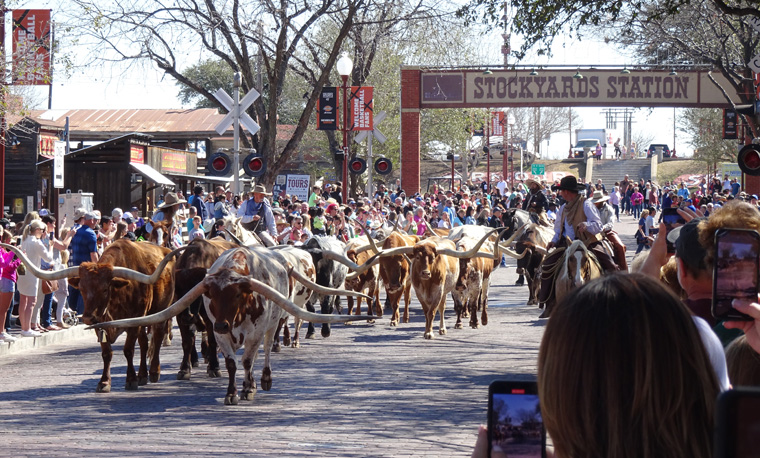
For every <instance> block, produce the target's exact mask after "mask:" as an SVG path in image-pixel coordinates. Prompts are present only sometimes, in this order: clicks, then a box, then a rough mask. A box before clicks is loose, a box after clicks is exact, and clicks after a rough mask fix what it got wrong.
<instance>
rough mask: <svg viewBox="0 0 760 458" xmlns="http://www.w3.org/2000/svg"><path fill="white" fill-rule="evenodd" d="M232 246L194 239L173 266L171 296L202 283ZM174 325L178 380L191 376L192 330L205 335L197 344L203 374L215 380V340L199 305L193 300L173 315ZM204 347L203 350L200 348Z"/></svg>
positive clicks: (218, 239)
mask: <svg viewBox="0 0 760 458" xmlns="http://www.w3.org/2000/svg"><path fill="white" fill-rule="evenodd" d="M237 246H238V245H237V244H235V243H231V242H227V241H226V240H223V239H220V238H214V239H211V240H204V239H195V240H193V241H191V242H190V243H189V244H188V246H187V249H186V250H185V251H184V252H183V253H182V254H181V255H180V256H179V258H177V262H176V263H175V264H174V294H175V297H182V296H184V295H185V294H186V293H187V292H188V291H190V290H191V289H193V288H194V287H195V286H196V285H198V284H199V283H200V282H202V281H203V279H204V278H205V277H206V272H207V271H208V269H209V268H210V267H211V266H212V265H213V264H214V261H216V260H217V259H219V256H221V255H222V253H224V252H225V251H226V250H229V249H232V248H235V247H237ZM177 324H178V326H179V332H180V335H181V336H182V363H181V365H180V368H179V372H178V373H177V379H178V380H188V379H189V378H190V373H191V372H192V367H193V366H194V364H193V359H195V360H197V358H198V356H197V353H196V351H195V334H196V330H197V331H201V332H204V331H206V332H207V335H208V339H207V341H206V342H203V343H202V344H201V349H202V351H203V353H204V356H205V357H206V359H207V361H208V367H207V369H206V372H207V373H208V376H209V377H219V376H220V375H221V374H220V372H219V357H218V350H217V345H216V338H215V337H214V333H213V332H212V331H213V330H212V329H211V321H210V320H209V317H208V315H207V314H206V309H205V308H204V307H203V301H202V300H201V299H200V298H198V299H196V300H195V301H194V302H193V303H192V304H191V305H190V306H189V307H188V308H187V309H185V310H184V311H182V312H181V313H180V314H179V315H177ZM204 344H205V348H204Z"/></svg>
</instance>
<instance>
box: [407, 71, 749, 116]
mask: <svg viewBox="0 0 760 458" xmlns="http://www.w3.org/2000/svg"><path fill="white" fill-rule="evenodd" d="M530 72H531V70H523V69H519V70H493V73H492V74H490V75H484V74H483V72H482V71H481V70H449V71H446V70H439V71H421V72H420V99H419V104H420V108H467V107H491V108H494V107H519V106H558V107H567V106H572V107H582V106H611V107H612V106H625V107H638V106H646V107H671V106H675V107H716V108H723V107H726V106H728V105H730V103H729V102H728V101H726V99H725V97H724V95H723V92H722V91H721V89H720V87H719V86H722V87H724V88H727V87H731V84H730V83H729V82H728V80H726V78H724V77H723V76H722V75H721V74H720V73H719V72H713V73H712V74H710V73H709V72H708V71H701V70H699V71H697V70H683V71H681V70H679V71H678V73H677V74H674V72H673V71H672V70H671V69H662V70H638V69H633V70H630V73H625V74H624V73H621V72H620V70H598V69H578V70H576V69H563V70H557V69H551V70H538V75H531V74H530ZM711 77H712V78H713V79H715V82H716V83H717V85H716V83H714V82H713V81H712V79H711ZM729 92H731V91H729ZM729 96H730V97H731V99H732V101H733V102H734V103H741V102H740V101H739V100H738V96H735V95H732V94H729Z"/></svg>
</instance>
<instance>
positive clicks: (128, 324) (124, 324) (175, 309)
mask: <svg viewBox="0 0 760 458" xmlns="http://www.w3.org/2000/svg"><path fill="white" fill-rule="evenodd" d="M207 289H208V286H206V283H205V282H200V283H198V284H197V285H195V286H194V287H193V289H191V290H190V291H188V292H187V293H185V295H184V296H182V297H181V298H180V299H179V300H178V301H177V302H175V303H173V304H172V305H170V306H169V307H167V308H166V309H164V310H161V311H160V312H158V313H154V314H153V315H146V316H141V317H137V318H126V319H123V320H116V321H107V322H105V323H98V324H93V325H92V326H89V327H88V328H87V329H100V328H134V327H137V326H150V325H153V324H158V323H163V322H164V321H168V320H171V319H172V318H173V317H175V316H177V315H179V314H180V313H182V311H183V310H185V309H186V308H188V307H190V304H192V303H193V301H195V300H196V299H197V298H198V297H200V295H201V294H203V293H205V292H206V290H207Z"/></svg>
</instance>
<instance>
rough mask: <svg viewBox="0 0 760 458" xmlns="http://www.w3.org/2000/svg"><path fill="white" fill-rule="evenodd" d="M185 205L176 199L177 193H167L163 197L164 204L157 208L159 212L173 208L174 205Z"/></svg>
mask: <svg viewBox="0 0 760 458" xmlns="http://www.w3.org/2000/svg"><path fill="white" fill-rule="evenodd" d="M186 203H187V201H186V200H184V199H180V198H179V197H177V193H174V192H168V193H166V196H165V197H164V202H163V203H162V204H161V205H159V206H158V209H159V210H161V209H164V208H168V207H173V206H175V205H179V204H186Z"/></svg>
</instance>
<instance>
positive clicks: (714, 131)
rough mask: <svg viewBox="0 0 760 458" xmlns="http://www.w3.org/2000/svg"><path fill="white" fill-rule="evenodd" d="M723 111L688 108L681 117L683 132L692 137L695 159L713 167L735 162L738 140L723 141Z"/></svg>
mask: <svg viewBox="0 0 760 458" xmlns="http://www.w3.org/2000/svg"><path fill="white" fill-rule="evenodd" d="M722 123H723V110H720V109H717V108H688V109H685V110H683V114H682V117H681V124H682V126H683V127H682V130H683V131H684V132H686V133H687V134H690V135H691V137H692V142H691V146H692V148H694V159H695V160H698V161H702V162H704V163H706V164H707V165H708V167H712V166H714V165H715V164H719V163H721V162H735V161H736V154H737V152H738V148H737V140H723V124H722Z"/></svg>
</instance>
